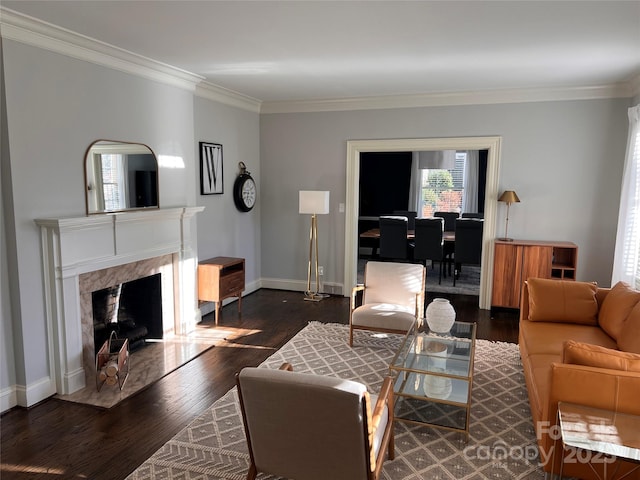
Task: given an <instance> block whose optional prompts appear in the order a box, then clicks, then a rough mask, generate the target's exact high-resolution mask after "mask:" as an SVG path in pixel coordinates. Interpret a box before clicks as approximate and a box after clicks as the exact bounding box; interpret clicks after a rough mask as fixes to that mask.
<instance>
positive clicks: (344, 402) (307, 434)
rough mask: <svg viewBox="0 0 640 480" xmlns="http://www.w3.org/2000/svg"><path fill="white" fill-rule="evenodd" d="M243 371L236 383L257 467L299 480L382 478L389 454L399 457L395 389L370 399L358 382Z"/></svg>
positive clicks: (253, 469) (388, 385) (385, 388)
mask: <svg viewBox="0 0 640 480" xmlns="http://www.w3.org/2000/svg"><path fill="white" fill-rule="evenodd" d="M284 370H291V365H290V364H288V363H285V364H283V366H282V367H280V370H270V369H267V368H252V367H247V368H243V369H242V370H241V371H240V373H238V375H237V376H236V381H237V385H238V396H239V397H240V406H241V408H242V417H243V420H244V428H245V433H246V436H247V444H248V446H249V455H250V457H251V466H250V468H249V473H248V475H247V479H248V480H251V479H254V478H256V476H257V474H258V472H261V473H268V474H271V475H276V476H283V477H286V478H292V479H296V480H328V479H331V480H359V479H363V480H365V479H366V480H373V479H377V478H378V476H379V474H380V470H381V469H382V463H383V461H384V456H385V453H386V450H388V452H389V458H390V459H393V458H394V444H393V385H392V379H391V378H390V377H387V378H386V379H385V380H384V383H383V385H382V389H381V390H380V394H379V395H378V396H376V395H369V393H367V389H366V387H365V386H364V385H363V384H361V383H358V382H354V381H351V380H343V379H340V378H335V377H326V376H320V375H311V374H303V373H296V372H291V371H284Z"/></svg>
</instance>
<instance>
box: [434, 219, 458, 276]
mask: <svg viewBox="0 0 640 480" xmlns="http://www.w3.org/2000/svg"><path fill="white" fill-rule="evenodd" d="M433 216H434V217H442V218H444V231H445V232H454V231H455V230H456V219H458V218H459V217H460V214H459V213H458V212H435V213H434V214H433ZM453 247H454V245H453V243H450V242H447V243H445V245H444V256H445V259H446V261H447V267H448V269H449V274H451V265H452V264H453Z"/></svg>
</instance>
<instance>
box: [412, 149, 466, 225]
mask: <svg viewBox="0 0 640 480" xmlns="http://www.w3.org/2000/svg"><path fill="white" fill-rule="evenodd" d="M466 158H467V154H466V153H465V152H456V155H455V162H454V165H453V168H450V169H444V168H424V169H421V172H422V179H421V191H420V200H421V203H420V214H419V215H418V216H422V217H432V216H433V214H434V212H459V213H460V212H462V195H463V192H464V162H465V160H466Z"/></svg>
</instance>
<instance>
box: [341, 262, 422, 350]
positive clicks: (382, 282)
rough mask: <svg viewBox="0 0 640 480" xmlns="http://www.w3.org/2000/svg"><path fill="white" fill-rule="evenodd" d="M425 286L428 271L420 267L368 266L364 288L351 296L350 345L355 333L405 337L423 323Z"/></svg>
mask: <svg viewBox="0 0 640 480" xmlns="http://www.w3.org/2000/svg"><path fill="white" fill-rule="evenodd" d="M425 283H426V268H425V267H424V265H422V264H420V263H394V262H371V261H369V262H367V264H366V265H365V267H364V284H362V285H356V286H355V287H353V290H352V292H351V306H350V309H349V345H350V346H353V332H354V330H368V331H372V332H383V333H399V334H405V333H407V331H409V329H410V328H411V327H412V325H413V324H414V323H415V322H420V321H422V318H423V317H424V297H425V286H426V285H425ZM360 294H361V295H362V300H361V304H360V305H358V303H359V295H360Z"/></svg>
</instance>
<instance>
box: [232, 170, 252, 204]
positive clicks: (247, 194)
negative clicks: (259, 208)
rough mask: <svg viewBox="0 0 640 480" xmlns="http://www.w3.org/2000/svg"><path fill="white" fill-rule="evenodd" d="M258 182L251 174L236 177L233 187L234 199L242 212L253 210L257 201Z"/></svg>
mask: <svg viewBox="0 0 640 480" xmlns="http://www.w3.org/2000/svg"><path fill="white" fill-rule="evenodd" d="M257 199H258V198H257V191H256V182H255V181H254V180H253V178H251V175H249V174H246V173H245V174H241V175H239V176H238V178H236V183H235V184H234V187H233V201H234V202H235V204H236V208H237V209H238V210H240V211H241V212H248V211H249V210H251V209H252V208H253V207H254V205H255V204H256V201H257Z"/></svg>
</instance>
